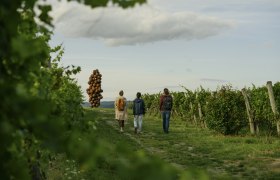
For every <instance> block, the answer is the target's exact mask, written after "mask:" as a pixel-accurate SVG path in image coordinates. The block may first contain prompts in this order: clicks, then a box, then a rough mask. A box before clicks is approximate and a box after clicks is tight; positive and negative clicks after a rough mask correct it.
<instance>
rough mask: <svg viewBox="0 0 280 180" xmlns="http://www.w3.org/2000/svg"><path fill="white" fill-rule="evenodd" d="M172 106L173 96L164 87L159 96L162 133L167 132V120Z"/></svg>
mask: <svg viewBox="0 0 280 180" xmlns="http://www.w3.org/2000/svg"><path fill="white" fill-rule="evenodd" d="M172 106H173V98H172V96H171V95H170V94H169V90H168V89H167V88H164V90H163V94H162V95H161V96H160V105H159V107H160V112H161V116H162V127H163V131H164V133H169V121H170V115H171V110H172Z"/></svg>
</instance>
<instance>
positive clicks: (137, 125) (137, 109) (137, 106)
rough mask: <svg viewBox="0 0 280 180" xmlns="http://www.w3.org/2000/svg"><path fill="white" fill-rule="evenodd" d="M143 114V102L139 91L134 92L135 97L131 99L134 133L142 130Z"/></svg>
mask: <svg viewBox="0 0 280 180" xmlns="http://www.w3.org/2000/svg"><path fill="white" fill-rule="evenodd" d="M144 114H145V103H144V100H143V99H141V93H140V92H138V93H137V94H136V99H134V101H133V115H134V133H135V134H136V133H138V134H140V133H141V132H142V123H143V116H144Z"/></svg>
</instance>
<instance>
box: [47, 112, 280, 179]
mask: <svg viewBox="0 0 280 180" xmlns="http://www.w3.org/2000/svg"><path fill="white" fill-rule="evenodd" d="M85 121H86V122H91V121H94V122H96V123H95V125H91V126H92V127H94V126H96V130H94V128H92V130H91V131H87V132H86V133H84V134H83V136H85V137H84V139H90V138H93V139H95V140H97V142H96V143H97V144H95V146H96V147H101V148H100V151H104V152H106V153H107V154H106V156H104V153H103V154H102V153H100V154H101V155H100V156H98V157H95V159H94V161H91V163H93V164H90V163H89V162H87V163H84V162H81V163H80V164H79V165H80V166H79V167H82V168H80V169H77V167H78V165H75V163H76V161H74V162H73V163H72V164H69V163H68V164H67V163H66V161H63V160H61V159H60V161H59V162H60V164H59V165H58V166H60V167H62V169H64V171H63V173H65V169H68V170H69V169H71V171H72V172H79V173H80V175H76V176H73V178H72V179H137V178H135V177H138V176H137V175H136V176H135V174H133V173H139V170H141V169H143V168H144V171H147V169H149V170H150V171H148V172H149V173H147V175H149V176H150V179H152V178H153V176H155V177H157V175H158V176H159V174H160V173H159V172H153V171H157V169H155V170H153V166H152V165H151V164H156V166H158V167H161V169H162V172H163V173H162V174H164V173H167V174H168V173H169V174H172V173H174V172H177V171H176V170H174V171H173V170H172V171H171V172H169V171H167V170H166V168H167V169H172V168H171V167H174V168H175V169H179V170H180V172H182V171H186V172H188V173H187V175H185V177H191V178H193V179H278V178H279V177H280V141H279V138H277V137H253V136H242V137H241V136H223V135H219V134H216V133H214V132H211V131H209V130H207V129H200V128H196V127H193V126H191V125H188V126H186V124H185V122H183V121H182V120H177V119H171V122H170V133H169V134H164V133H163V131H162V123H161V119H159V118H158V117H151V116H145V117H144V120H143V133H142V134H140V135H138V134H136V135H135V134H134V128H133V117H132V115H130V116H129V120H128V121H127V122H126V123H125V128H124V131H125V132H124V133H120V132H119V128H118V123H117V122H116V121H115V120H114V111H113V110H112V109H94V110H87V111H86V114H85ZM89 124H91V123H89ZM98 152H99V151H97V150H95V151H93V152H92V153H93V154H94V153H95V154H96V153H97V154H98ZM143 153H144V154H146V155H143ZM58 157H60V158H62V159H63V158H64V160H66V157H65V156H63V155H59V156H58ZM147 157H148V158H147ZM150 159H153V161H150ZM158 160H159V161H158ZM160 160H162V161H163V162H165V163H163V164H169V165H168V166H165V165H161V163H162V162H160ZM67 162H72V161H67ZM78 162H80V161H78ZM138 162H139V163H138ZM158 163H159V164H158ZM85 166H86V167H88V168H84V167H85ZM143 166H145V167H143ZM125 169H128V170H129V171H131V173H127V172H123V170H125ZM158 171H159V170H158ZM178 172H179V171H178ZM49 173H50V174H52V173H53V176H59V177H60V175H61V174H63V173H60V174H59V173H58V172H57V171H53V172H52V171H49ZM123 174H126V176H123ZM205 174H207V175H205ZM207 176H208V177H207ZM144 177H145V179H148V178H147V176H144ZM170 177H173V178H171V179H178V178H179V177H180V176H177V177H175V178H174V176H170ZM139 179H140V178H139ZM160 179H170V178H168V177H167V176H166V174H165V176H163V178H160ZM182 179H184V178H182Z"/></svg>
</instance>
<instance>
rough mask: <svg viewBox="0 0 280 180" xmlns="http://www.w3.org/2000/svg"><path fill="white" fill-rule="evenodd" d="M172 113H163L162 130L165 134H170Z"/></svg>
mask: <svg viewBox="0 0 280 180" xmlns="http://www.w3.org/2000/svg"><path fill="white" fill-rule="evenodd" d="M170 114H171V112H170V111H162V112H161V116H162V128H163V131H164V132H165V133H168V132H169V121H170Z"/></svg>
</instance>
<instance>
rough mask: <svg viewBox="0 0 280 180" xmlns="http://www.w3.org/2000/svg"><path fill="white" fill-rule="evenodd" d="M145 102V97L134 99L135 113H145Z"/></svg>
mask: <svg viewBox="0 0 280 180" xmlns="http://www.w3.org/2000/svg"><path fill="white" fill-rule="evenodd" d="M145 112H146V109H145V103H144V100H143V99H138V98H136V99H134V101H133V115H142V114H145Z"/></svg>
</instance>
